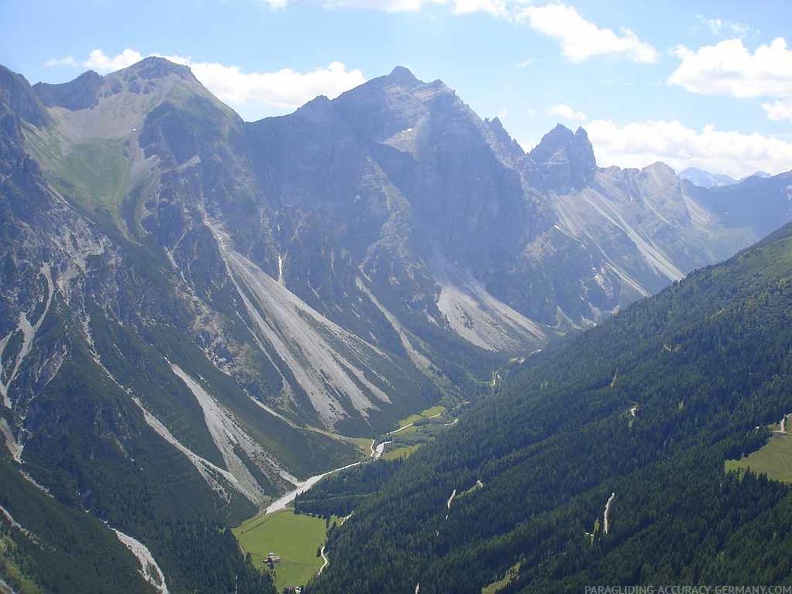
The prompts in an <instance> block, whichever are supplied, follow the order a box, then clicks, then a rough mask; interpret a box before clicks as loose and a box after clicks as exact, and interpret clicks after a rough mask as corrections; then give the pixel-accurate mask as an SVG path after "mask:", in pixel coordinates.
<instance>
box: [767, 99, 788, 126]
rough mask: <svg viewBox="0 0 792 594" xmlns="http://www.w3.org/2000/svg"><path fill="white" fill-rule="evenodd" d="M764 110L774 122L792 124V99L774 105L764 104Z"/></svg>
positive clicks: (779, 101) (776, 102)
mask: <svg viewBox="0 0 792 594" xmlns="http://www.w3.org/2000/svg"><path fill="white" fill-rule="evenodd" d="M762 108H763V109H764V110H765V112H766V113H767V117H768V118H769V119H771V120H773V121H774V122H781V121H783V120H789V121H790V122H792V98H787V99H779V100H778V101H773V102H772V103H762Z"/></svg>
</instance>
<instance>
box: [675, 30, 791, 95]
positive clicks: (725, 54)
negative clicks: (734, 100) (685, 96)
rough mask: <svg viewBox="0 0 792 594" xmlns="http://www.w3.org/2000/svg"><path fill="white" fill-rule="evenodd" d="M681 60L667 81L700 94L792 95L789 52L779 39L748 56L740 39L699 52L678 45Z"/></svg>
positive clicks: (705, 47) (746, 49)
mask: <svg viewBox="0 0 792 594" xmlns="http://www.w3.org/2000/svg"><path fill="white" fill-rule="evenodd" d="M674 53H675V54H676V56H677V57H678V58H679V59H680V60H681V63H680V64H679V67H677V69H676V70H675V71H674V72H673V73H672V74H671V76H670V77H669V79H668V82H669V83H671V84H673V85H679V86H681V87H683V88H685V89H687V90H688V91H690V92H692V93H698V94H701V95H731V96H733V97H742V98H745V97H790V96H792V50H789V49H787V44H786V41H785V40H784V39H783V38H782V37H779V38H777V39H775V40H773V41H772V43H770V45H760V46H759V47H758V48H756V51H755V52H754V53H753V54H751V52H750V51H749V50H748V48H746V47H745V45H744V44H743V42H742V40H740V39H728V40H725V41H721V42H720V43H717V44H715V45H706V46H703V47H701V48H699V49H698V50H695V51H693V50H691V49H688V48H686V47H684V46H679V47H677V48H676V49H675V50H674Z"/></svg>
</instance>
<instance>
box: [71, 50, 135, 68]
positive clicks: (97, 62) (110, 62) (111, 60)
mask: <svg viewBox="0 0 792 594" xmlns="http://www.w3.org/2000/svg"><path fill="white" fill-rule="evenodd" d="M142 59H143V54H141V53H140V52H137V51H135V50H131V49H129V48H127V49H125V50H124V51H123V52H121V53H120V54H118V55H117V56H112V57H110V56H108V55H107V54H105V53H104V52H103V51H102V50H100V49H95V50H93V51H92V52H91V53H90V54H88V59H87V60H86V61H85V62H83V63H82V65H83V66H85V67H86V68H90V69H92V70H96V71H98V72H114V71H116V70H121V69H122V68H126V67H127V66H132V64H134V63H135V62H140V61H141V60H142Z"/></svg>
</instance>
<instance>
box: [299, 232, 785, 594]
mask: <svg viewBox="0 0 792 594" xmlns="http://www.w3.org/2000/svg"><path fill="white" fill-rule="evenodd" d="M790 278H792V226H789V225H788V226H786V227H784V228H783V229H781V230H780V231H778V232H776V233H774V234H772V235H771V236H769V237H768V238H766V239H765V240H763V241H762V242H760V243H759V244H758V245H756V246H754V247H752V248H749V249H747V250H745V251H744V252H741V253H740V254H738V255H737V256H735V257H734V258H732V259H731V260H729V261H727V262H726V263H724V264H720V265H716V266H713V267H710V268H705V269H703V270H700V271H697V272H695V273H693V274H691V275H690V276H689V277H688V278H686V279H685V280H683V281H681V282H679V283H674V285H673V286H672V287H670V288H668V289H666V290H665V291H663V292H662V293H660V294H659V295H657V296H656V297H653V298H650V299H647V300H645V301H642V302H640V303H638V304H636V305H634V306H632V307H630V308H628V309H626V310H625V311H623V312H621V313H620V314H619V315H617V316H615V317H614V318H613V319H611V320H608V321H607V322H605V323H603V324H602V325H600V326H599V327H597V328H595V329H592V330H589V331H587V332H586V333H584V334H582V335H580V336H577V337H575V338H573V339H571V340H569V341H567V342H566V343H565V344H559V345H556V346H555V347H551V348H550V349H547V350H546V351H545V352H543V353H541V354H537V355H534V356H532V357H530V358H529V359H528V361H527V362H526V363H525V364H524V365H523V366H522V369H520V370H519V371H517V372H515V373H514V374H512V375H511V377H509V378H508V379H507V380H506V381H505V382H504V384H503V385H502V386H501V387H500V388H499V389H498V390H496V391H495V392H494V393H493V394H490V395H486V396H483V397H482V398H481V399H480V400H479V401H478V402H476V403H475V404H474V406H473V407H472V408H471V410H470V411H469V412H468V413H467V414H466V415H464V416H463V417H462V418H461V420H460V422H459V424H458V425H457V426H456V427H454V428H452V429H450V430H449V431H448V432H447V433H445V434H444V435H442V436H440V437H438V438H437V439H436V441H435V442H434V443H432V444H431V445H429V446H425V447H424V448H422V449H421V450H419V451H418V452H416V453H415V454H413V456H412V457H411V458H409V459H408V460H407V461H406V462H404V463H403V464H401V465H397V466H396V467H395V469H391V470H390V473H391V474H392V477H391V478H390V479H389V480H387V481H385V482H384V484H382V485H380V487H379V489H378V490H372V489H370V488H368V489H367V488H366V481H367V480H369V479H367V478H366V477H365V476H363V475H360V473H358V474H356V475H353V478H350V479H349V480H358V481H360V482H361V487H360V489H359V490H360V492H361V493H369V495H368V496H366V497H361V498H360V501H361V503H360V504H359V505H358V506H357V507H356V508H355V510H354V515H353V516H352V517H351V518H350V519H349V520H348V521H347V522H346V523H345V524H344V526H343V527H342V528H340V529H338V530H337V531H335V532H334V534H333V535H332V536H331V538H330V541H329V545H328V547H327V550H328V556H329V558H330V559H331V563H330V565H329V567H328V568H327V570H326V571H325V572H323V573H322V575H321V577H320V578H319V579H318V580H317V581H316V584H315V585H314V587H313V588H312V589H311V591H312V592H338V591H355V592H382V591H388V592H412V591H413V590H414V589H416V587H417V584H420V591H421V592H449V591H453V592H476V593H477V592H480V591H481V589H482V588H484V587H485V586H487V585H488V584H490V583H494V582H498V581H499V580H501V579H502V578H504V576H506V575H507V573H508V572H509V571H510V570H511V578H510V579H506V580H505V581H504V583H502V584H501V586H502V587H501V588H500V589H498V592H510V593H511V592H532V593H534V592H562V591H569V592H577V591H581V589H582V588H583V587H584V586H585V585H587V584H614V585H615V584H621V585H634V584H654V585H658V584H668V585H670V584H723V583H729V584H780V583H789V580H790V577H791V576H792V568H791V567H790V565H789V551H790V547H792V540H791V539H790V536H789V534H790V528H792V495H791V494H790V492H789V489H788V487H787V486H786V485H783V484H782V483H777V482H773V481H768V480H767V479H766V478H763V477H759V476H755V475H754V474H751V473H750V472H749V473H748V474H745V475H739V474H737V473H730V474H726V473H725V472H724V462H725V461H726V460H727V459H739V458H740V457H741V456H743V455H746V454H748V453H750V452H752V451H754V450H756V449H758V448H759V447H760V446H762V445H763V444H764V443H765V442H766V441H767V440H768V438H769V437H770V431H769V429H767V428H766V427H767V426H768V425H770V424H771V423H777V422H778V420H779V419H781V418H782V417H783V416H784V415H786V414H787V413H789V410H790V406H792V402H790V399H789V394H790V388H792V374H790V364H792V359H790V353H791V352H792V331H790V328H791V327H792V326H790V312H792V286H791V285H790V283H789V280H790ZM350 485H351V483H349V482H345V479H344V477H343V476H341V477H337V478H335V479H334V480H329V481H327V482H326V483H324V484H323V485H319V486H318V487H317V489H318V490H317V491H313V492H312V493H311V494H310V498H309V499H313V500H319V501H327V502H332V501H333V497H334V495H335V493H336V492H338V493H340V494H343V493H347V492H349V490H350ZM306 503H308V502H306ZM304 509H306V510H307V511H310V510H311V506H310V504H309V503H308V504H307V505H305V507H304ZM506 582H508V585H505V583H506Z"/></svg>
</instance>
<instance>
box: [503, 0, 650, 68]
mask: <svg viewBox="0 0 792 594" xmlns="http://www.w3.org/2000/svg"><path fill="white" fill-rule="evenodd" d="M515 19H516V20H517V21H518V22H523V23H527V24H528V26H529V27H531V28H532V29H533V30H535V31H538V32H539V33H542V34H543V35H546V36H548V37H552V38H553V39H557V40H559V41H560V42H561V51H562V52H563V54H564V55H565V56H566V57H567V58H568V59H569V60H571V61H572V62H583V61H585V60H587V59H589V58H591V57H592V56H600V55H605V54H622V55H625V56H626V57H628V58H629V59H630V60H632V61H633V62H645V63H651V62H656V61H657V50H655V48H654V47H652V46H651V45H649V44H648V43H645V42H643V41H641V40H640V39H638V36H637V35H636V34H635V33H634V32H633V31H631V30H630V29H626V28H621V29H620V32H621V35H619V34H616V33H614V32H613V30H611V29H602V28H600V27H598V26H597V25H595V24H594V23H592V22H590V21H587V20H585V19H584V18H583V17H582V16H580V13H579V12H578V11H577V10H576V9H575V8H574V7H573V6H565V5H563V4H547V5H545V6H527V7H525V8H523V9H521V10H518V11H517V13H516V14H515Z"/></svg>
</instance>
